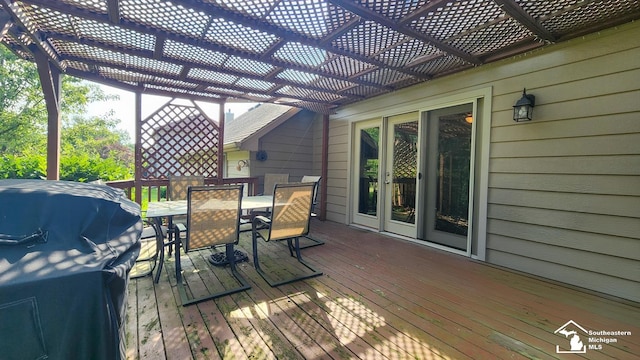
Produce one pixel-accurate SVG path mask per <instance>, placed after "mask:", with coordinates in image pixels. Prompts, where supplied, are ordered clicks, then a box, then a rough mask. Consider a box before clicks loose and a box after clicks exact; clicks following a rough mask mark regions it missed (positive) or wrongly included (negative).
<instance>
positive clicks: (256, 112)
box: [224, 103, 300, 144]
mask: <svg viewBox="0 0 640 360" xmlns="http://www.w3.org/2000/svg"><path fill="white" fill-rule="evenodd" d="M298 111H300V109H297V108H294V107H292V106H285V105H277V104H269V103H263V104H259V105H257V106H256V107H254V108H252V109H250V110H249V111H247V112H246V113H244V114H242V115H240V116H238V117H237V118H235V119H233V120H232V121H227V122H225V126H224V143H225V144H233V143H241V142H243V141H245V140H246V139H248V138H249V137H250V136H252V135H254V134H256V133H258V132H259V131H260V130H262V129H264V128H265V127H267V126H269V125H271V124H272V123H273V122H275V121H278V124H279V123H282V122H284V121H285V120H287V119H289V118H290V117H291V116H293V115H295V114H296V113H297V112H298Z"/></svg>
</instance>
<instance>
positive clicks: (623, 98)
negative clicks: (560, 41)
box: [487, 25, 640, 301]
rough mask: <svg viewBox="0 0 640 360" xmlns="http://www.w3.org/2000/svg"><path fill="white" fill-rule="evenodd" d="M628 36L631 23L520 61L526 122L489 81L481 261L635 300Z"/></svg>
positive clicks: (637, 146) (637, 215) (635, 85)
mask: <svg viewBox="0 0 640 360" xmlns="http://www.w3.org/2000/svg"><path fill="white" fill-rule="evenodd" d="M639 36H640V31H639V30H638V26H637V25H631V26H627V27H625V28H624V30H622V31H620V30H612V31H610V32H607V33H603V34H602V35H599V36H598V35H594V36H592V37H588V38H587V39H585V40H584V41H574V43H575V44H568V45H562V46H558V47H559V49H557V50H555V51H553V50H554V49H553V47H552V48H550V49H548V50H547V51H541V52H540V53H539V54H538V53H534V54H532V56H530V57H527V58H526V59H523V60H522V61H520V62H519V65H520V66H519V68H522V69H526V68H534V69H535V71H528V72H526V73H524V74H522V75H518V76H517V77H516V79H517V80H518V82H520V83H521V84H526V86H528V87H530V88H531V89H530V90H529V92H530V93H533V94H535V95H536V102H537V103H539V104H540V106H537V107H536V108H535V109H534V121H532V122H530V123H523V124H516V123H513V122H512V121H510V119H509V117H510V114H511V111H512V110H511V106H512V103H513V98H514V97H513V96H512V95H511V94H509V96H506V94H507V93H505V95H500V94H501V91H500V89H502V86H501V84H500V83H497V84H496V86H495V88H494V89H495V94H497V95H496V97H495V98H494V100H495V101H494V109H493V113H494V117H493V119H494V121H493V128H492V133H491V160H490V173H489V206H488V219H489V220H488V236H487V261H489V262H491V263H494V264H498V265H503V266H507V267H511V268H515V269H518V270H522V271H526V272H530V273H534V274H536V275H539V276H543V277H547V278H551V279H555V280H559V281H563V282H567V283H571V284H573V285H576V286H580V287H585V288H589V289H592V290H596V291H600V292H603V293H608V294H612V295H616V296H620V297H623V298H628V299H632V300H635V301H640V283H639V281H640V166H639V165H640V119H638V116H639V114H640V89H639V84H640V63H639V62H638V61H637V59H638V58H640V43H639V42H638V37H639ZM588 50H591V51H588ZM556 59H563V62H562V63H557V60H556ZM631 59H635V60H634V61H631ZM505 81H506V82H511V81H512V79H509V80H505ZM534 89H535V90H534ZM507 114H508V115H507Z"/></svg>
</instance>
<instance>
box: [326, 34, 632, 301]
mask: <svg viewBox="0 0 640 360" xmlns="http://www.w3.org/2000/svg"><path fill="white" fill-rule="evenodd" d="M638 59H640V23H638V22H635V23H630V24H627V25H624V26H620V27H617V28H613V29H609V30H606V31H601V32H599V33H596V34H592V35H588V36H585V37H582V38H577V39H573V40H570V41H568V42H564V43H561V44H555V45H550V46H547V47H545V48H543V49H539V50H536V51H533V52H529V53H527V54H523V55H519V56H516V57H514V58H512V59H508V60H504V61H500V62H496V63H493V64H489V65H484V66H481V67H478V68H476V69H473V70H470V71H466V72H463V73H460V74H456V75H451V76H448V77H444V78H440V79H436V80H432V81H430V82H428V83H426V84H423V85H419V86H415V87H412V88H410V89H406V90H402V91H398V92H395V93H393V94H390V95H386V96H381V97H378V98H376V99H372V100H370V101H365V102H361V103H357V104H354V105H352V106H347V107H344V108H342V109H339V111H338V112H337V114H335V115H332V118H331V123H330V133H331V137H330V146H329V164H328V166H329V179H328V186H329V188H328V190H327V192H328V204H327V210H328V214H327V217H328V219H330V220H334V221H340V222H347V221H348V220H347V219H348V205H347V204H348V191H347V189H348V186H347V184H348V168H349V166H348V163H349V160H348V157H349V146H350V144H349V136H350V127H351V122H353V121H358V120H363V119H368V118H371V117H373V116H376V114H377V116H378V117H379V116H382V115H381V114H389V113H390V112H393V110H394V109H399V108H406V107H407V106H411V105H412V104H415V108H416V109H418V108H420V104H421V103H424V102H426V101H429V100H431V99H434V98H438V97H442V96H447V95H452V94H457V93H461V92H465V91H470V90H473V89H478V88H483V87H491V89H492V99H491V100H492V109H491V119H490V120H491V131H490V144H489V145H490V147H489V149H490V155H489V167H488V179H489V181H488V183H489V185H488V204H487V209H486V211H487V217H488V221H487V224H486V226H487V231H486V238H487V245H486V261H487V262H489V263H492V264H497V265H501V266H506V267H509V268H513V269H516V270H521V271H525V272H529V273H532V274H536V275H539V276H543V277H546V278H550V279H554V280H559V281H562V282H565V283H569V284H573V285H576V286H579V287H584V288H588V289H592V290H596V291H600V292H603V293H607V294H612V295H615V296H619V297H622V298H627V299H631V300H634V301H640V119H639V117H640V61H638ZM523 87H526V88H527V92H528V93H530V94H534V95H535V96H536V107H535V109H534V115H533V116H534V120H533V121H532V122H529V123H515V122H513V120H511V116H512V106H513V104H514V103H515V102H516V100H517V99H519V98H520V96H521V93H522V88H523Z"/></svg>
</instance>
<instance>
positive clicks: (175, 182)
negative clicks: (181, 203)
mask: <svg viewBox="0 0 640 360" xmlns="http://www.w3.org/2000/svg"><path fill="white" fill-rule="evenodd" d="M200 185H204V176H198V175H192V176H177V175H169V189H168V191H167V192H168V194H167V196H168V198H169V200H187V190H188V189H189V186H200Z"/></svg>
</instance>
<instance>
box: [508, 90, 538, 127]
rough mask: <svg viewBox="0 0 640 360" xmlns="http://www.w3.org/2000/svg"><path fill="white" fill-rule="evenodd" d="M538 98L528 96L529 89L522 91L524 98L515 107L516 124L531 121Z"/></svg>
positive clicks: (514, 117) (514, 118)
mask: <svg viewBox="0 0 640 360" xmlns="http://www.w3.org/2000/svg"><path fill="white" fill-rule="evenodd" d="M535 104H536V97H535V96H533V95H529V94H527V89H524V90H522V97H521V98H520V100H518V101H516V104H515V105H513V120H514V121H516V122H521V121H531V119H532V117H533V107H534V106H535Z"/></svg>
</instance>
